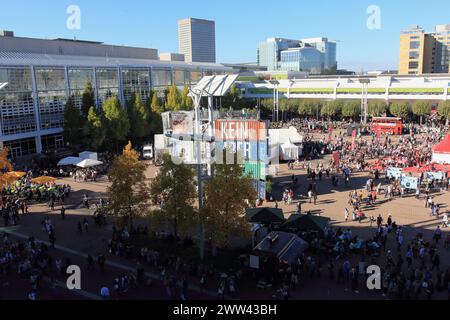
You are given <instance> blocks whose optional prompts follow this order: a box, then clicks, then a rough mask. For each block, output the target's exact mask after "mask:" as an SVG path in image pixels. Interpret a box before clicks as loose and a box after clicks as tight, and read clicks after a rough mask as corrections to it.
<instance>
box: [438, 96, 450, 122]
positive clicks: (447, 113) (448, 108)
mask: <svg viewBox="0 0 450 320" xmlns="http://www.w3.org/2000/svg"><path fill="white" fill-rule="evenodd" d="M438 113H439V115H440V116H441V117H442V118H444V119H445V120H446V121H445V122H446V124H447V125H448V122H449V120H450V101H449V100H447V101H441V102H440V103H439V106H438Z"/></svg>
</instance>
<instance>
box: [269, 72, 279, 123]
mask: <svg viewBox="0 0 450 320" xmlns="http://www.w3.org/2000/svg"><path fill="white" fill-rule="evenodd" d="M269 83H270V84H271V85H273V113H272V121H273V122H278V120H279V112H280V104H279V102H280V101H279V100H280V93H279V85H280V82H279V81H278V80H276V79H274V80H270V81H269Z"/></svg>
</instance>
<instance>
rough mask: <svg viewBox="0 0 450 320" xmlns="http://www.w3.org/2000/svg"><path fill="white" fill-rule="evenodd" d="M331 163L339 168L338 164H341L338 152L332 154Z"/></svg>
mask: <svg viewBox="0 0 450 320" xmlns="http://www.w3.org/2000/svg"><path fill="white" fill-rule="evenodd" d="M333 161H334V164H335V165H336V167H339V163H340V162H341V156H340V154H339V151H334V152H333Z"/></svg>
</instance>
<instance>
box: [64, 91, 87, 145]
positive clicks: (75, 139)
mask: <svg viewBox="0 0 450 320" xmlns="http://www.w3.org/2000/svg"><path fill="white" fill-rule="evenodd" d="M83 125H84V119H83V116H82V115H81V113H80V110H79V109H78V108H77V107H75V104H74V97H73V96H70V97H69V99H67V102H66V106H65V108H64V131H63V137H64V141H65V142H66V143H68V144H69V145H70V146H76V145H78V144H79V143H80V142H81V141H82V136H81V133H82V130H83Z"/></svg>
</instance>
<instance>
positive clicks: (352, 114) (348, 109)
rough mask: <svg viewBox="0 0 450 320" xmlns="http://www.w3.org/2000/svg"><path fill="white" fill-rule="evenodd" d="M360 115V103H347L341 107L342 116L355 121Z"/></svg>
mask: <svg viewBox="0 0 450 320" xmlns="http://www.w3.org/2000/svg"><path fill="white" fill-rule="evenodd" d="M360 115H361V103H360V102H358V101H347V102H345V103H344V106H343V107H342V116H343V117H345V118H351V119H353V120H355V119H357V118H358V117H359V116H360Z"/></svg>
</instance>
